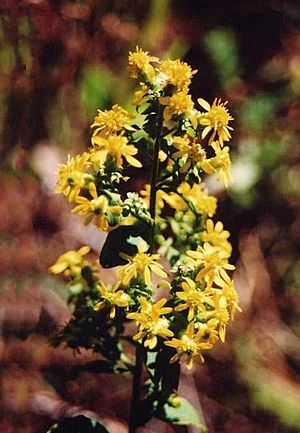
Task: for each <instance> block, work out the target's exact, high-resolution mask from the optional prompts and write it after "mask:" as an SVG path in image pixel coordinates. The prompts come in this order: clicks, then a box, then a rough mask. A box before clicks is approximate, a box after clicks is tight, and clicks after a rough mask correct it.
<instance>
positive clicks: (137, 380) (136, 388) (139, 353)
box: [128, 107, 163, 433]
mask: <svg viewBox="0 0 300 433" xmlns="http://www.w3.org/2000/svg"><path fill="white" fill-rule="evenodd" d="M162 127H163V116H162V108H161V107H160V109H159V111H158V116H157V124H156V134H155V136H156V138H155V143H154V150H153V161H152V170H151V186H150V215H151V219H152V221H153V224H152V228H151V230H152V233H151V237H150V253H152V252H153V250H154V235H155V214H156V191H157V186H156V183H157V177H158V169H159V159H158V155H159V150H160V145H161V140H162V137H161V132H162ZM142 372H143V346H142V345H141V344H137V346H136V357H135V367H134V370H133V380H132V395H131V403H130V418H129V430H128V431H129V433H135V432H136V428H137V424H138V423H137V416H138V414H139V404H140V397H141V379H142Z"/></svg>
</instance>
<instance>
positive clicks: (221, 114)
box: [198, 98, 233, 147]
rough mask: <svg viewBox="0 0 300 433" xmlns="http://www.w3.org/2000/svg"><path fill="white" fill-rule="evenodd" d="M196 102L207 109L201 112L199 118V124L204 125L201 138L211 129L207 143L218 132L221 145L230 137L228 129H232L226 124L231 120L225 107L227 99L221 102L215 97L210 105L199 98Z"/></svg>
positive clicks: (211, 140) (210, 141)
mask: <svg viewBox="0 0 300 433" xmlns="http://www.w3.org/2000/svg"><path fill="white" fill-rule="evenodd" d="M198 102H199V104H200V105H201V107H203V108H204V109H205V110H206V111H207V113H201V115H200V118H199V123H200V125H203V126H205V128H204V129H203V131H202V138H205V137H206V136H207V134H209V133H210V131H213V133H212V135H211V136H210V138H209V144H211V143H212V142H213V140H214V139H215V137H216V135H217V134H218V138H219V142H220V145H221V147H222V146H223V144H224V141H229V139H230V138H231V135H230V130H232V128H231V126H228V123H229V121H230V120H233V117H231V115H230V113H229V111H228V109H227V107H226V105H227V101H226V102H224V103H223V102H221V100H220V99H219V100H218V99H217V98H215V100H214V101H213V104H212V105H210V104H209V103H208V102H207V101H205V100H204V99H202V98H199V99H198Z"/></svg>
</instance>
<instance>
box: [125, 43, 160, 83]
mask: <svg viewBox="0 0 300 433" xmlns="http://www.w3.org/2000/svg"><path fill="white" fill-rule="evenodd" d="M153 62H156V63H157V62H159V59H158V58H157V57H153V56H150V55H149V53H148V52H147V51H143V50H142V49H140V48H139V47H136V50H135V52H131V51H130V52H129V56H128V64H129V76H130V77H131V78H143V77H142V76H141V73H142V74H144V75H145V76H146V77H147V79H148V80H149V81H152V80H153V79H154V77H155V69H154V67H153V66H152V65H151V63H153Z"/></svg>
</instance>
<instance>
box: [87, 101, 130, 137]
mask: <svg viewBox="0 0 300 433" xmlns="http://www.w3.org/2000/svg"><path fill="white" fill-rule="evenodd" d="M133 117H134V116H133V115H132V114H129V113H128V111H126V110H124V108H122V107H120V106H119V105H117V104H116V105H114V106H113V107H112V109H111V110H104V111H102V110H98V115H97V116H96V117H95V119H94V123H93V124H92V125H91V128H95V129H94V131H93V136H94V135H101V136H103V137H107V136H108V135H110V134H118V133H122V132H123V130H124V128H126V126H127V127H128V122H129V121H130V120H131V119H132V118H133Z"/></svg>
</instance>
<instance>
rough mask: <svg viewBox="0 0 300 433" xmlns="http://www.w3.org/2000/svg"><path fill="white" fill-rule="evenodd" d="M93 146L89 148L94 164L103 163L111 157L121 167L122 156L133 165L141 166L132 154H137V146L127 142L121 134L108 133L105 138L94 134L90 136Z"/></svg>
mask: <svg viewBox="0 0 300 433" xmlns="http://www.w3.org/2000/svg"><path fill="white" fill-rule="evenodd" d="M92 143H93V145H94V148H93V149H91V161H93V163H94V164H95V165H97V162H98V165H99V166H101V165H103V164H104V163H105V162H106V161H107V160H108V159H109V158H111V159H112V160H113V162H114V164H115V165H116V167H117V168H122V167H123V158H124V159H125V160H126V161H127V162H128V164H131V165H132V166H133V167H142V164H141V163H140V162H139V161H138V160H137V159H135V158H133V155H136V154H137V152H138V151H137V148H136V147H135V146H134V145H133V144H128V139H127V138H126V137H123V136H121V135H113V134H112V135H109V136H108V137H107V138H104V137H100V136H98V135H95V136H93V137H92Z"/></svg>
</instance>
